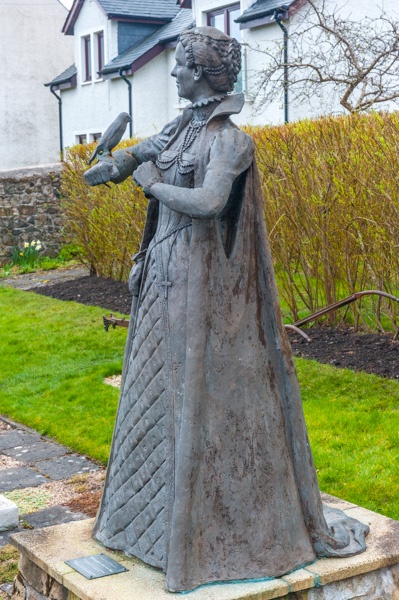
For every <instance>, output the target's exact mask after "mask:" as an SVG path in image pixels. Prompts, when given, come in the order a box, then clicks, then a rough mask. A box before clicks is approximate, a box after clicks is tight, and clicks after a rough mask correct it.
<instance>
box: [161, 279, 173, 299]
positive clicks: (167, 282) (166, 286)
mask: <svg viewBox="0 0 399 600" xmlns="http://www.w3.org/2000/svg"><path fill="white" fill-rule="evenodd" d="M161 285H163V286H164V287H165V298H167V297H168V287H170V286H171V285H172V283H171V282H170V281H161Z"/></svg>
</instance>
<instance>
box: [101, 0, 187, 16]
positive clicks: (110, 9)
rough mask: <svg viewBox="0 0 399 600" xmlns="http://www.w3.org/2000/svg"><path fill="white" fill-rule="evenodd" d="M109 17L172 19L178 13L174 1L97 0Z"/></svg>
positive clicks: (177, 7)
mask: <svg viewBox="0 0 399 600" xmlns="http://www.w3.org/2000/svg"><path fill="white" fill-rule="evenodd" d="M98 2H99V3H100V4H101V6H102V8H103V9H104V11H105V12H106V14H107V15H108V16H109V17H111V16H112V17H129V18H132V17H137V18H142V19H173V17H175V16H176V14H177V12H178V11H179V8H180V7H179V6H178V5H177V3H176V0H98Z"/></svg>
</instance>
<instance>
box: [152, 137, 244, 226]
mask: <svg viewBox="0 0 399 600" xmlns="http://www.w3.org/2000/svg"><path fill="white" fill-rule="evenodd" d="M253 156H254V143H253V141H252V139H251V138H250V137H249V136H248V135H247V134H246V133H244V132H243V131H241V130H239V129H233V128H229V129H226V130H224V131H222V132H221V133H219V134H217V135H216V137H215V139H214V141H213V143H212V146H211V150H210V160H209V163H208V166H207V169H206V173H205V178H204V183H203V185H202V187H200V188H194V189H189V188H182V187H177V186H174V185H168V184H165V183H154V185H153V186H152V187H151V195H152V196H154V197H155V198H157V199H158V200H159V201H160V202H162V203H163V204H165V205H166V206H168V207H169V208H171V209H172V210H175V211H176V212H180V213H184V214H186V215H189V216H190V217H192V218H196V219H210V218H212V217H215V216H216V215H218V214H220V213H221V212H222V210H223V209H224V207H225V205H226V203H227V201H228V199H229V196H230V193H231V189H232V186H233V183H234V181H235V179H236V178H237V177H238V176H239V175H240V174H241V173H243V172H244V171H246V170H247V169H248V167H249V166H250V164H251V163H252V160H253Z"/></svg>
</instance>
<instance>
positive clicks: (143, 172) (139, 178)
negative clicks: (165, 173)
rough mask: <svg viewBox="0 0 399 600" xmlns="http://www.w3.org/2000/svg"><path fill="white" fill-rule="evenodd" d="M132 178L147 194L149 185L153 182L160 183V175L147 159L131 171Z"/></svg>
mask: <svg viewBox="0 0 399 600" xmlns="http://www.w3.org/2000/svg"><path fill="white" fill-rule="evenodd" d="M133 179H134V181H135V182H136V183H137V185H139V186H140V187H142V188H143V192H144V193H145V194H146V195H148V194H150V189H151V186H153V185H154V183H161V182H162V176H161V174H160V172H159V171H158V169H157V168H156V166H155V165H154V163H153V162H151V161H148V162H145V163H142V164H141V165H140V166H139V167H138V168H137V169H136V170H135V171H134V173H133Z"/></svg>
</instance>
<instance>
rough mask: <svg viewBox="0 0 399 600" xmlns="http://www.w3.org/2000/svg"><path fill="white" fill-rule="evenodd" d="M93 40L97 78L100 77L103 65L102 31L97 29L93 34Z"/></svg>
mask: <svg viewBox="0 0 399 600" xmlns="http://www.w3.org/2000/svg"><path fill="white" fill-rule="evenodd" d="M94 40H95V48H94V52H95V63H96V73H97V79H100V78H101V71H102V68H103V66H104V32H103V31H99V32H98V33H96V34H94Z"/></svg>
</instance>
